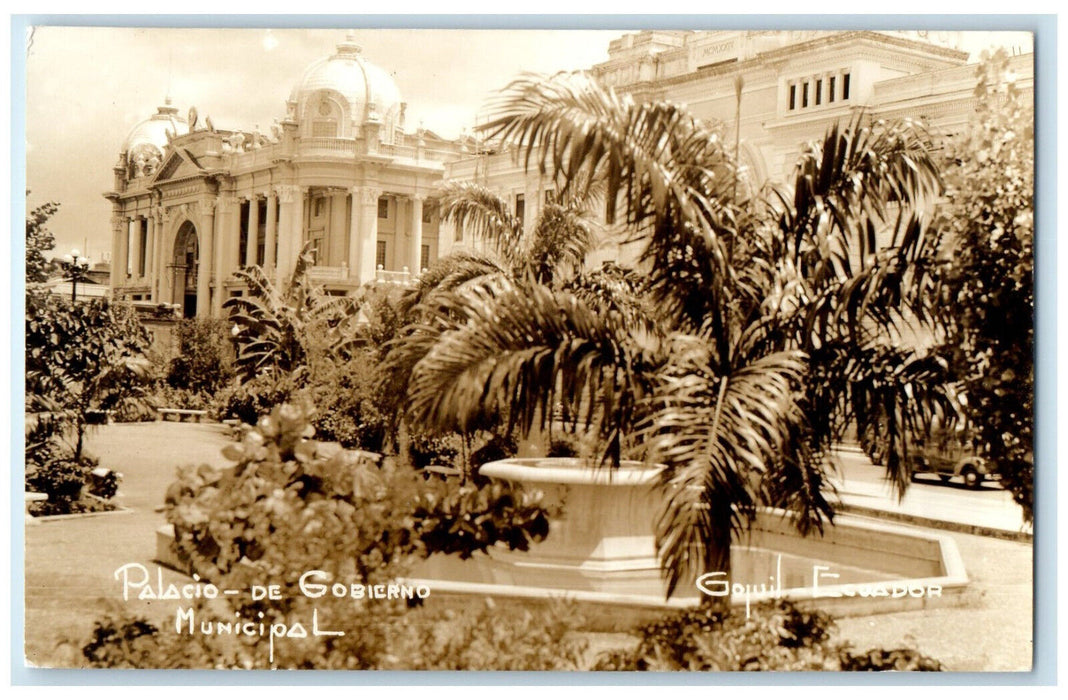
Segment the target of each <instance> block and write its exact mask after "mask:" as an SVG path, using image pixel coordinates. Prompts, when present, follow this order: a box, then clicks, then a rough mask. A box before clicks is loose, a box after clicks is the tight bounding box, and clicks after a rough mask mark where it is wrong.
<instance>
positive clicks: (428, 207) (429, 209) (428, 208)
mask: <svg viewBox="0 0 1068 700" xmlns="http://www.w3.org/2000/svg"><path fill="white" fill-rule="evenodd" d="M433 211H434V205H433V204H430V203H429V202H423V223H424V224H429V223H430V216H431V214H432V213H433Z"/></svg>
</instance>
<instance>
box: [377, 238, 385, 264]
mask: <svg viewBox="0 0 1068 700" xmlns="http://www.w3.org/2000/svg"><path fill="white" fill-rule="evenodd" d="M375 267H380V268H383V269H385V267H386V242H385V241H378V247H377V248H375Z"/></svg>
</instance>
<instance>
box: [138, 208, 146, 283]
mask: <svg viewBox="0 0 1068 700" xmlns="http://www.w3.org/2000/svg"><path fill="white" fill-rule="evenodd" d="M140 229H141V232H140V236H141V241H140V243H141V245H139V246H138V247H137V274H138V276H139V277H144V276H145V262H146V260H147V256H148V251H147V250H146V248H148V219H141V226H140Z"/></svg>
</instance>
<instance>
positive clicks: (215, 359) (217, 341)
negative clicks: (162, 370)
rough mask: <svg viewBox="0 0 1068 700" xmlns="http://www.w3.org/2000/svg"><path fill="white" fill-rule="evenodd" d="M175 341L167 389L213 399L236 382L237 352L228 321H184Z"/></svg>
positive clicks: (180, 323)
mask: <svg viewBox="0 0 1068 700" xmlns="http://www.w3.org/2000/svg"><path fill="white" fill-rule="evenodd" d="M175 340H176V341H177V345H178V355H177V356H176V357H174V358H172V359H171V361H170V363H169V365H168V367H167V374H166V377H165V380H166V384H167V386H169V387H171V388H173V389H182V390H184V391H185V392H188V394H191V395H197V396H199V395H207V396H211V395H212V394H214V393H215V392H217V391H218V390H220V389H221V388H222V387H224V386H225V385H226V384H227V383H228V382H230V381H231V380H232V379H233V377H234V369H233V356H234V351H233V345H232V343H231V342H230V331H229V330H228V326H227V323H226V321H225V320H223V319H209V318H187V319H182V320H181V321H179V322H178V324H177V325H176V327H175ZM182 407H183V408H193V406H182ZM198 408H199V407H198Z"/></svg>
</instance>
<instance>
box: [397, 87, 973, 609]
mask: <svg viewBox="0 0 1068 700" xmlns="http://www.w3.org/2000/svg"><path fill="white" fill-rule="evenodd" d="M495 109H496V117H495V118H494V119H493V120H492V121H491V122H490V123H489V124H487V125H486V127H485V128H486V130H487V131H489V133H490V136H491V137H496V138H500V139H501V140H502V142H504V143H505V144H510V145H512V146H514V147H516V148H517V149H518V150H519V154H520V157H522V158H525V159H526V162H527V163H528V165H529V166H530V167H536V168H537V169H538V170H539V172H540V173H542V174H543V175H545V176H549V177H552V178H553V179H554V180H555V181H556V182H557V183H558V184H559V186H560V188H561V189H560V192H561V195H562V196H565V197H577V198H580V199H581V198H582V197H584V196H586V195H587V194H588V193H590V192H591V191H593V190H595V189H596V188H604V190H605V192H606V193H607V194H606V202H607V207H606V209H607V218H608V220H609V222H612V221H614V220H615V219H616V218H619V219H621V220H622V222H623V223H624V224H625V225H626V226H627V228H628V230H629V231H630V232H631V235H632V237H633V238H632V239H633V240H635V241H638V242H639V243H640V244H641V246H642V253H641V255H640V259H639V265H640V267H641V268H642V270H643V271H644V285H643V291H644V293H645V294H646V295H647V301H646V303H644V304H640V305H636V307H637V308H642V309H655V312H656V313H655V316H652V317H651V316H650V315H648V314H630V315H626V314H624V313H621V312H618V311H616V312H609V313H607V314H599V313H598V311H599V310H601V309H598V308H597V306H596V304H594V303H591V302H590V300H589V299H588V298H584V297H581V296H580V295H577V294H575V293H573V292H571V291H569V290H566V289H554V288H553V287H552V286H550V285H547V284H545V283H544V282H543V281H541V280H539V279H537V278H536V277H535V276H533V275H527V276H525V277H523V278H522V279H520V280H518V281H513V282H510V283H509V284H496V285H491V284H483V285H475V286H473V287H468V288H463V289H459V290H456V291H455V292H451V293H449V294H447V295H443V296H442V297H440V298H439V299H437V300H436V303H435V304H434V306H433V309H432V310H431V313H430V314H429V317H430V321H428V322H425V323H424V324H423V325H421V326H419V327H418V329H417V330H416V331H415V332H416V334H418V333H423V335H421V336H420V339H421V342H423V343H424V346H423V347H421V348H420V351H419V357H420V359H418V361H417V362H416V363H415V365H414V367H413V369H412V374H411V380H410V383H409V387H408V400H409V404H410V412H411V415H412V417H413V419H414V420H415V421H417V422H423V423H424V424H427V425H431V426H436V427H443V426H452V425H457V426H463V425H464V424H466V423H467V422H469V421H473V420H477V419H479V418H481V417H484V416H486V415H488V414H490V413H499V414H502V415H507V416H508V417H509V420H510V421H512V423H514V424H515V425H517V426H518V427H520V428H521V429H527V428H529V427H530V426H531V425H534V424H536V423H537V422H538V421H539V420H540V421H545V420H546V407H548V406H551V405H552V403H553V402H554V401H563V402H564V403H565V404H567V405H570V406H571V407H572V408H575V409H580V408H582V407H585V410H584V411H582V410H578V411H576V414H577V416H578V417H577V419H576V420H577V421H578V422H579V423H580V424H581V425H582V426H584V427H590V428H593V429H596V430H597V432H598V434H599V435H600V436H601V437H602V438H603V439H605V440H607V441H609V442H610V443H612V447H611V449H608V450H607V451H606V458H607V459H608V460H609V461H610V462H615V463H618V459H619V454H620V450H619V445H620V443H621V441H622V440H623V438H624V436H625V435H628V434H629V435H637V436H638V438H639V439H638V440H637V442H638V443H639V444H645V445H648V447H649V449H648V451H647V457H648V458H649V459H651V460H655V461H657V462H660V463H662V464H664V465H665V469H664V470H663V472H662V481H663V486H664V491H665V499H664V508H663V513H662V517H661V518H660V519H659V521H658V523H657V529H658V548H659V550H660V555H661V560H662V563H663V565H664V570H665V575H666V578H667V583H668V595H670V594H671V592H672V591H674V589H675V588H676V587H677V586H678V585H679V583H680V582H682V581H684V580H689V578H690V577H692V576H693V575H695V574H696V573H700V572H704V571H725V572H729V571H730V559H729V553H730V541H731V536H732V534H733V533H736V532H738V531H740V530H743V529H744V528H746V527H747V526H748V525H749V524H750V522H751V518H752V517H753V515H754V514H755V512H756V510H757V508H758V507H760V506H779V507H786V508H788V509H789V511H790V513H791V514H792V515H793V517H794V518H795V520H796V523H797V525H798V527H799V528H800V529H801V530H802V531H808V530H811V529H813V528H820V527H822V525H823V523H824V522H825V521H826V519H828V518H829V517H831V516H832V509H831V506H830V504H829V503H828V501H827V499H826V497H825V493H824V492H825V490H826V489H827V482H826V473H825V472H826V460H825V453H826V452H827V451H828V450H829V449H830V448H831V447H832V445H833V443H834V442H835V441H836V440H837V439H838V438H839V437H840V436H841V433H842V430H843V429H844V427H845V425H846V424H847V423H848V422H849V421H850V420H855V421H856V422H857V423H858V424H859V425H861V426H864V425H867V424H868V423H869V422H870V421H872V420H875V419H876V418H875V417H876V416H880V417H882V418H884V419H885V417H887V416H890V417H891V418H892V420H890V421H887V425H886V430H887V434H888V438H889V444H890V456H889V457H888V468H889V470H890V475H891V477H892V478H893V480H894V482H895V483H896V484H897V485H898V486H899V487H900V488H902V489H903V488H904V487H905V485H906V484H907V476H906V471H907V470H906V469H905V467H904V463H905V459H904V458H905V456H906V454H907V450H908V439H907V435H908V429H909V428H910V427H914V426H916V425H922V424H924V423H925V422H929V420H930V419H931V417H932V416H933V415H938V414H941V413H945V412H947V411H951V410H952V408H953V396H952V392H951V391H949V390H948V388H947V387H946V385H945V383H944V382H943V381H942V380H943V378H944V375H943V372H942V369H943V368H944V365H943V364H942V363H940V361H939V359H938V358H936V357H931V356H927V355H924V354H923V353H922V352H919V351H917V350H911V349H907V348H902V347H897V346H895V343H894V341H895V340H896V339H898V338H900V337H901V336H902V335H907V334H908V333H909V332H910V329H912V331H914V329H915V328H916V327H920V326H923V325H924V324H928V323H930V321H931V314H930V309H929V308H928V305H929V304H930V301H931V298H930V295H929V294H928V293H927V292H928V291H929V288H930V282H929V274H928V270H929V269H930V268H931V263H932V260H933V251H931V250H929V249H928V248H927V247H926V245H925V241H926V238H925V237H924V236H923V235H922V228H923V227H922V224H921V214H922V208H923V206H924V204H925V203H926V202H928V201H930V200H931V199H932V197H933V195H934V194H936V193H937V191H938V188H939V186H940V181H939V178H938V174H937V170H936V168H935V166H934V164H933V162H932V160H931V158H930V156H929V155H928V152H927V148H926V144H925V142H924V139H923V137H922V134H920V133H919V132H918V131H917V130H916V129H915V128H914V127H913V126H911V125H909V124H884V123H881V122H875V123H868V121H866V120H865V118H864V117H863V116H860V117H858V118H856V119H855V120H854V121H852V122H851V123H850V124H848V125H847V126H846V127H844V128H839V127H834V128H832V129H831V130H830V131H829V132H828V134H827V135H826V137H825V138H824V139H823V141H822V142H819V143H816V144H813V145H811V146H810V147H809V148H808V149H807V150H806V152H805V153H804V154H803V156H802V157H801V160H800V162H799V163H798V166H797V168H796V170H795V173H794V180H793V187H792V191H790V190H784V191H776V190H771V189H769V190H766V191H762V192H760V193H759V194H758V195H756V196H752V197H750V195H748V194H747V193H745V192H739V191H738V190H739V188H737V187H736V183H737V177H736V165H735V162H734V159H733V157H732V154H731V152H730V150H729V149H728V148H725V146H724V144H723V143H722V139H721V137H720V136H719V134H718V133H716V132H715V131H713V130H711V129H709V128H708V127H706V126H704V125H703V124H701V123H700V122H698V121H697V120H696V119H694V118H693V117H692V116H690V115H689V114H688V113H687V112H686V111H685V110H684V109H682V108H681V107H678V106H676V105H671V104H662V103H649V104H638V103H636V102H634V101H633V100H632V99H631V98H629V97H626V96H619V95H616V94H615V93H614V92H613V91H611V90H609V89H604V88H602V87H600V86H599V85H598V84H596V83H595V82H594V81H593V80H592V79H589V78H587V77H585V76H583V75H580V74H565V75H559V76H556V77H554V78H552V79H542V78H536V77H524V78H521V79H519V80H517V81H515V82H514V83H513V84H512V85H511V86H510V87H509V88H508V89H507V90H506V91H505V92H504V93H503V94H502V96H501V98H500V100H499V102H498V103H497V105H496V107H495ZM583 399H586V400H585V401H583ZM595 407H596V408H595Z"/></svg>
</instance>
